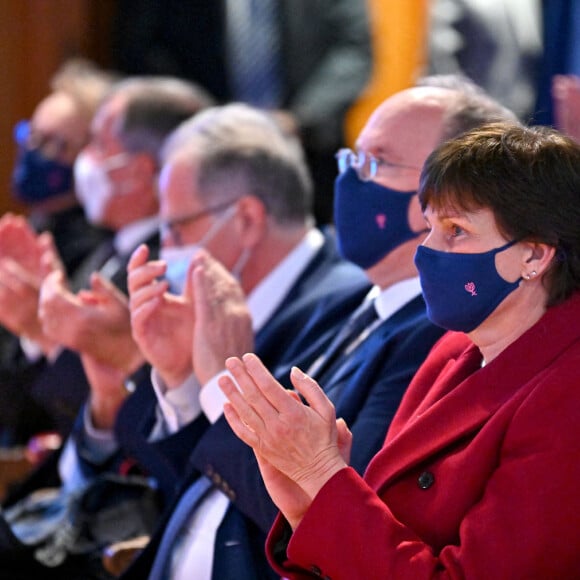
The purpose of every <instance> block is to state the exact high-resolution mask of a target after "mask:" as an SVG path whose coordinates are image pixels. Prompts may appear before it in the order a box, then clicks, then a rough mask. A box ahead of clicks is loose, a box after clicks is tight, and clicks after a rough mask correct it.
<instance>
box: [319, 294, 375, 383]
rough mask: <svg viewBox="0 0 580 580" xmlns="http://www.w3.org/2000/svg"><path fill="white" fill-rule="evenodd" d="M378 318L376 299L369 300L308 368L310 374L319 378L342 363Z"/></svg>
mask: <svg viewBox="0 0 580 580" xmlns="http://www.w3.org/2000/svg"><path fill="white" fill-rule="evenodd" d="M377 320H378V314H377V309H376V308H375V303H374V300H371V301H369V303H368V304H365V305H364V307H362V308H361V309H359V310H358V311H357V312H355V313H354V315H353V316H352V317H351V318H350V319H349V321H348V322H347V323H346V325H345V326H344V327H343V328H342V330H341V331H340V332H339V333H338V334H337V336H336V337H335V339H334V340H333V341H332V342H331V343H330V345H329V346H328V348H327V349H326V351H325V352H324V354H323V355H322V356H321V357H319V358H318V359H317V360H316V361H315V362H314V363H313V364H312V365H311V367H310V368H309V369H308V374H309V375H310V376H312V377H313V378H314V379H317V380H318V379H319V378H320V377H321V376H322V375H323V374H327V373H328V372H329V371H330V369H331V368H332V367H334V366H335V365H336V364H337V363H339V364H342V362H343V360H344V358H345V357H347V356H348V355H349V354H350V353H351V352H353V351H354V350H355V349H356V347H357V346H358V345H359V344H361V342H363V341H364V339H365V338H366V337H367V336H368V334H369V332H370V331H371V330H372V328H374V323H375V322H376V321H377Z"/></svg>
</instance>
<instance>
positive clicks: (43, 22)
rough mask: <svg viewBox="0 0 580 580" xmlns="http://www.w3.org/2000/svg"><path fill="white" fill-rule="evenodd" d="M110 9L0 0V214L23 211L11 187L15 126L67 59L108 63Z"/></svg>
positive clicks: (105, 1) (99, 1)
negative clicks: (9, 211) (84, 59)
mask: <svg viewBox="0 0 580 580" xmlns="http://www.w3.org/2000/svg"><path fill="white" fill-rule="evenodd" d="M113 10H114V0H2V1H0V38H1V39H2V40H1V41H0V71H1V80H0V111H2V114H1V115H0V213H4V212H5V211H7V210H16V211H21V210H22V208H21V207H20V206H18V205H17V204H15V203H14V201H13V200H12V199H11V198H10V191H9V184H10V174H11V171H12V166H13V163H14V156H15V146H14V142H13V139H12V128H13V126H14V124H15V123H16V122H17V121H18V120H20V119H25V118H28V117H29V116H30V115H31V113H32V111H33V110H34V107H35V105H36V104H37V103H38V102H39V101H40V100H41V99H42V98H43V96H44V95H46V94H47V93H48V91H49V86H48V85H49V80H50V77H51V76H52V74H53V73H54V71H55V70H56V69H57V68H58V67H59V66H60V64H61V63H62V62H63V61H64V60H66V59H67V58H68V57H71V56H78V55H80V56H85V57H87V58H91V59H92V60H94V61H95V62H97V63H98V64H100V65H101V66H108V42H109V38H110V32H109V30H110V28H109V26H110V21H111V15H112V14H113Z"/></svg>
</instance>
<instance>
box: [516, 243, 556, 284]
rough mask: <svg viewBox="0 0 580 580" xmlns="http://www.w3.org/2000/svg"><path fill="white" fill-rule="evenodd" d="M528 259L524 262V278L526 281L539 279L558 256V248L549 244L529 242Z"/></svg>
mask: <svg viewBox="0 0 580 580" xmlns="http://www.w3.org/2000/svg"><path fill="white" fill-rule="evenodd" d="M527 246H528V257H527V259H526V260H525V262H524V266H523V269H522V277H523V278H524V280H531V279H532V278H538V277H540V276H542V275H543V274H544V272H546V270H547V269H548V268H549V267H550V264H551V263H552V260H553V259H554V257H555V255H556V248H555V247H554V246H550V245H548V244H540V243H534V242H528V243H527Z"/></svg>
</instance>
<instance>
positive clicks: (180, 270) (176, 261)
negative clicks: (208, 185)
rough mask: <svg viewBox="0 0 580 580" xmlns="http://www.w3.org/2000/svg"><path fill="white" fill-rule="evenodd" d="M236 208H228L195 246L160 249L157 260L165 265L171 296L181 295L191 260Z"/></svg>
mask: <svg viewBox="0 0 580 580" xmlns="http://www.w3.org/2000/svg"><path fill="white" fill-rule="evenodd" d="M235 212H236V207H235V206H234V207H230V208H228V209H227V210H226V211H225V212H224V213H223V214H222V215H221V216H220V217H219V218H218V219H217V220H216V221H215V222H214V223H213V224H212V226H211V227H210V228H209V230H208V231H207V232H206V233H205V235H204V236H203V237H202V238H201V240H199V242H198V243H197V244H187V245H184V246H170V247H165V248H161V250H160V252H159V258H160V259H161V260H163V261H164V262H165V263H166V264H167V268H166V270H165V279H166V280H167V281H168V282H169V291H170V292H171V293H172V294H178V295H179V294H182V293H183V289H184V288H185V283H186V281H187V272H188V270H189V265H190V264H191V261H192V260H193V258H194V257H195V256H196V255H197V254H198V253H199V251H200V250H201V249H202V248H204V247H205V246H206V245H207V244H208V243H209V242H210V240H211V239H212V238H213V237H214V236H215V235H216V234H217V233H218V232H219V230H220V229H221V228H222V226H223V225H224V224H225V223H226V222H227V221H228V220H229V219H230V218H231V217H232V216H233V215H234V214H235Z"/></svg>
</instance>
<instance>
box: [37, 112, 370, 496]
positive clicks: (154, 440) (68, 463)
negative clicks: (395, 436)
mask: <svg viewBox="0 0 580 580" xmlns="http://www.w3.org/2000/svg"><path fill="white" fill-rule="evenodd" d="M159 186H160V187H159V200H160V215H161V231H162V238H163V248H162V256H161V257H162V258H163V261H152V262H150V261H148V259H149V250H148V248H147V247H146V246H141V247H139V249H138V250H137V251H136V252H135V253H134V255H133V257H132V259H131V262H130V264H129V272H130V276H129V285H130V288H131V302H132V316H133V333H134V335H135V337H136V338H137V342H138V345H139V347H140V349H141V352H142V353H143V354H144V355H145V356H146V357H147V358H148V360H149V361H150V362H151V363H153V364H155V365H156V372H155V374H154V387H153V388H152V387H151V385H150V384H146V382H143V383H139V385H138V387H137V389H136V391H135V392H134V393H133V395H132V396H131V397H129V398H128V399H127V400H126V401H125V403H124V404H123V406H122V408H121V411H120V413H119V418H118V420H117V438H116V439H115V438H114V434H113V432H112V431H111V430H110V429H109V428H110V426H111V423H112V420H113V419H114V415H115V414H116V409H117V407H118V404H119V402H120V400H122V399H124V398H125V397H126V396H127V393H126V391H125V389H124V388H123V382H124V378H125V376H126V371H127V369H126V368H125V369H119V368H114V366H111V365H108V366H107V365H105V364H103V360H102V357H101V356H100V355H99V353H97V352H95V350H94V348H93V350H90V348H87V349H86V352H85V353H83V362H84V363H85V368H86V370H87V374H88V376H89V378H90V379H91V389H92V390H91V397H90V399H89V401H88V403H87V406H86V409H85V411H84V412H83V413H82V415H81V417H80V421H79V423H78V429H77V430H76V431H75V432H74V435H73V437H72V438H71V439H69V441H68V442H67V445H66V448H65V451H64V453H63V454H62V456H61V464H60V473H61V475H62V478H63V482H64V485H65V486H66V487H68V488H69V489H78V488H79V487H81V486H82V485H84V484H85V483H87V482H90V481H91V479H92V478H93V477H94V476H96V475H98V474H100V473H103V472H109V473H110V472H119V471H121V472H126V471H127V469H128V468H129V469H130V468H131V466H133V471H135V470H137V469H138V470H139V471H141V472H143V471H144V472H145V473H146V474H147V475H149V476H150V477H152V478H154V479H155V480H156V481H157V483H158V486H159V488H160V490H161V492H162V494H163V496H164V498H165V499H166V501H168V502H169V501H170V500H171V499H172V497H173V495H174V494H175V491H176V490H177V488H178V485H179V484H180V481H181V477H182V475H183V472H184V471H185V470H186V467H187V456H188V455H189V453H190V450H191V445H192V441H194V440H195V438H196V437H199V436H200V435H201V433H203V431H204V430H205V429H206V428H207V427H208V426H209V421H208V419H207V417H206V416H205V414H201V413H200V412H199V411H200V410H201V408H200V406H199V404H197V403H196V400H197V399H198V398H199V390H200V383H201V384H203V385H204V386H203V390H204V391H205V393H209V392H210V387H209V386H208V385H207V384H206V383H207V382H208V379H209V378H210V377H211V376H212V375H214V374H216V373H217V371H220V370H222V369H223V361H224V360H225V357H227V356H228V355H229V354H232V353H234V352H239V351H238V348H240V347H239V346H238V345H241V348H242V350H243V351H245V350H247V349H254V348H255V349H256V350H257V351H258V352H260V353H261V354H262V355H263V356H264V358H265V360H268V361H269V363H270V364H271V365H272V366H275V365H276V364H277V363H278V361H280V362H283V361H284V358H283V357H284V354H285V352H286V351H287V350H288V351H289V350H290V348H289V346H290V345H289V339H292V338H293V336H294V335H295V334H296V333H297V332H298V331H299V330H300V329H301V328H303V327H304V326H306V324H307V323H308V321H309V320H310V318H311V316H312V314H313V312H314V311H315V310H316V309H317V308H318V307H319V306H320V304H321V303H325V302H328V301H330V300H331V299H332V298H333V297H334V296H340V298H341V308H337V309H334V310H329V315H328V316H327V317H326V318H325V320H324V323H321V324H320V325H319V328H320V330H321V332H320V334H319V335H318V336H317V338H318V339H319V343H320V347H319V348H318V350H316V349H314V348H313V349H312V357H314V356H315V355H316V354H318V352H319V351H320V350H321V349H322V347H323V346H324V344H325V343H326V342H328V341H329V340H330V337H331V336H332V332H333V328H334V326H336V325H337V324H340V322H341V320H343V319H344V318H345V317H346V316H347V315H348V314H349V313H350V310H351V309H352V306H350V305H349V304H348V301H347V300H345V299H344V297H343V293H344V294H346V295H347V296H351V297H352V298H351V300H352V302H353V303H356V302H359V301H360V299H361V297H362V296H363V295H364V294H365V293H366V292H367V291H368V281H367V280H366V279H365V277H364V275H363V273H362V271H361V270H360V269H359V268H357V267H356V266H354V265H352V264H350V263H348V262H346V261H345V260H343V259H341V258H340V257H339V255H338V252H337V250H336V246H335V242H334V238H333V237H332V235H331V234H324V233H322V232H321V231H320V230H317V229H316V228H314V226H313V223H314V220H313V217H312V212H311V204H312V184H311V180H310V177H309V174H308V171H307V168H306V165H305V161H304V158H303V153H302V150H301V148H300V146H299V144H298V142H297V140H296V138H295V137H294V136H291V135H287V134H285V133H284V132H283V130H282V129H281V128H280V127H279V126H278V125H277V124H276V122H275V121H274V120H272V119H271V118H270V117H269V116H268V115H267V114H265V113H260V112H258V111H257V110H254V109H252V108H250V107H247V106H244V105H231V106H227V107H220V108H216V109H210V110H209V111H207V112H205V113H203V114H200V115H198V116H196V117H194V118H193V119H192V120H190V121H188V122H186V123H185V124H184V125H183V126H182V127H181V128H180V129H178V130H177V131H176V133H175V134H174V135H173V136H172V137H171V138H170V139H169V142H168V143H167V145H166V146H165V148H164V155H163V167H162V171H161V175H160V179H159ZM200 246H204V247H205V248H206V251H205V252H203V253H201V254H199V253H198V252H197V250H198V248H199V247H200ZM210 254H211V255H210ZM212 256H214V257H212ZM192 258H193V260H194V265H193V267H194V268H195V270H196V280H197V283H195V284H194V283H192V282H188V283H184V274H185V272H186V271H187V269H188V264H189V262H190V261H191V259H192ZM228 270H229V272H231V274H230V273H229V272H228ZM162 275H164V276H165V277H166V278H167V279H166V280H164V281H160V280H159V277H160V276H162ZM233 275H235V276H236V277H237V279H239V281H240V285H241V286H240V285H238V282H237V281H236V279H235V278H234V276H233ZM169 289H170V290H171V292H172V294H169V293H168V292H167V290H169ZM148 293H149V297H148V298H147V294H148ZM204 293H207V296H208V299H206V296H205V294H204ZM138 294H140V297H139V296H137V295H138ZM245 294H246V295H247V297H248V298H247V301H248V302H247V306H246V303H245ZM234 298H235V300H236V302H235V308H232V303H233V301H234ZM99 304H100V303H99ZM89 306H90V304H89ZM150 306H153V308H150ZM223 307H225V308H226V309H227V310H226V312H222V311H221V308H223ZM248 309H249V312H251V320H250V315H249V312H248ZM138 318H140V320H138ZM218 319H219V320H220V324H219V326H218V325H217V324H215V325H214V324H213V320H216V321H217V320H218ZM192 328H194V329H195V330H194V333H197V336H198V340H197V341H196V342H195V349H194V348H193V345H192ZM230 332H231V333H230ZM229 343H233V347H230V346H228V345H229ZM166 347H168V348H166ZM216 349H218V352H217V354H216V353H215V352H214V351H215V350H216ZM219 349H221V350H219ZM192 351H193V357H192ZM192 373H193V375H192ZM190 375H192V376H190ZM132 379H133V380H135V377H132ZM181 382H183V383H184V384H183V385H182V384H180V383H181ZM213 388H214V393H218V394H219V398H220V400H221V393H220V392H219V390H218V389H217V384H214V385H213ZM117 393H121V395H120V396H118V395H117ZM190 403H191V404H190ZM219 404H220V403H218V405H219ZM210 405H211V403H210ZM214 405H215V404H214ZM160 413H161V414H160ZM28 489H29V490H30V489H32V486H29V488H28Z"/></svg>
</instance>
